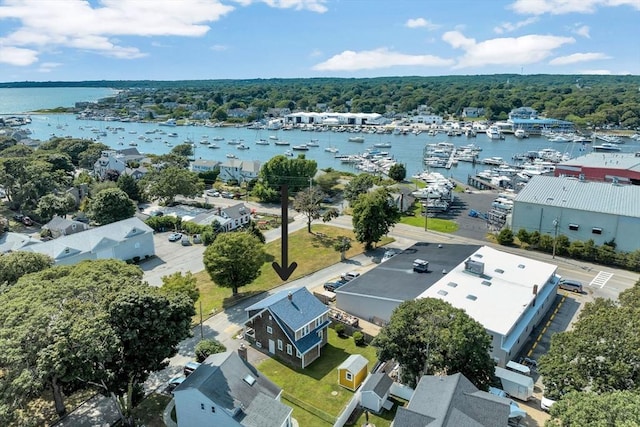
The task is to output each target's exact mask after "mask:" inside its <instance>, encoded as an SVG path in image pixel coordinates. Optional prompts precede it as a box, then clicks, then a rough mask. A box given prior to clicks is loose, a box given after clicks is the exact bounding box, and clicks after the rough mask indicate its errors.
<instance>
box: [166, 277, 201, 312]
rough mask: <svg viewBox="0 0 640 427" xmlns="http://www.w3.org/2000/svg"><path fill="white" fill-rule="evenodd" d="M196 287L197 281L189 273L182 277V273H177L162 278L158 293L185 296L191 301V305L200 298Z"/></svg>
mask: <svg viewBox="0 0 640 427" xmlns="http://www.w3.org/2000/svg"><path fill="white" fill-rule="evenodd" d="M197 285H198V281H197V279H196V278H195V277H194V275H193V274H192V273H191V272H190V271H187V272H186V273H185V274H184V275H182V272H180V271H177V272H175V273H173V274H170V275H169V276H162V286H161V287H160V292H162V293H163V294H165V295H172V294H185V295H187V296H188V297H189V299H190V300H191V301H192V304H195V303H196V301H198V298H200V291H199V290H198V286H197Z"/></svg>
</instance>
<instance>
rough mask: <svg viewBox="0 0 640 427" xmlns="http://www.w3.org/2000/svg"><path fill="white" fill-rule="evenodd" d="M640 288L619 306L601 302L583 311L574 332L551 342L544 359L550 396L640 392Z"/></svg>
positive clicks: (542, 366) (624, 295) (625, 295)
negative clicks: (639, 364)
mask: <svg viewBox="0 0 640 427" xmlns="http://www.w3.org/2000/svg"><path fill="white" fill-rule="evenodd" d="M639 296H640V282H638V283H636V284H635V285H634V287H633V288H630V289H627V290H625V291H623V292H622V293H620V296H619V301H620V302H619V303H616V302H614V301H612V300H607V299H602V298H597V299H596V300H594V301H593V302H588V303H586V304H585V305H584V307H583V309H582V310H581V312H580V314H579V316H578V320H577V321H576V322H575V323H574V325H573V328H572V329H571V330H569V331H566V332H561V333H557V334H555V335H553V336H552V337H551V346H550V348H549V351H548V352H547V353H546V354H545V355H543V356H542V357H540V359H539V365H540V366H539V368H538V371H539V372H540V374H541V375H542V376H543V378H544V385H545V396H547V397H549V398H550V399H554V400H558V399H559V398H561V397H562V396H564V395H566V394H568V393H570V392H572V391H590V392H594V393H605V392H610V391H614V390H619V391H622V390H632V391H634V392H638V391H639V390H640V386H639V385H638V384H640V372H639V371H638V370H637V369H636V361H637V360H639V359H640V337H639V336H638V333H637V331H638V330H640V297H639Z"/></svg>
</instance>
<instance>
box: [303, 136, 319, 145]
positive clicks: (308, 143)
mask: <svg viewBox="0 0 640 427" xmlns="http://www.w3.org/2000/svg"><path fill="white" fill-rule="evenodd" d="M306 145H307V147H319V146H320V144H318V140H317V139H315V138H313V139H311V141H309V142H307V144H306Z"/></svg>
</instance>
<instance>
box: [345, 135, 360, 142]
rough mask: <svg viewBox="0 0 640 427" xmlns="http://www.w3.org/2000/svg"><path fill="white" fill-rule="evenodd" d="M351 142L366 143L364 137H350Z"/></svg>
mask: <svg viewBox="0 0 640 427" xmlns="http://www.w3.org/2000/svg"><path fill="white" fill-rule="evenodd" d="M348 141H349V142H364V136H350V137H349V140H348Z"/></svg>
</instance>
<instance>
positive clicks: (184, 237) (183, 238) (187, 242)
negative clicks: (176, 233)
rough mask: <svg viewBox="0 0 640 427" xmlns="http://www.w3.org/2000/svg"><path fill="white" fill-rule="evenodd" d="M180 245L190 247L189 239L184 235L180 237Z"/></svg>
mask: <svg viewBox="0 0 640 427" xmlns="http://www.w3.org/2000/svg"><path fill="white" fill-rule="evenodd" d="M180 243H181V244H182V246H191V239H189V236H187V235H184V236H182V239H181V240H180Z"/></svg>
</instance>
